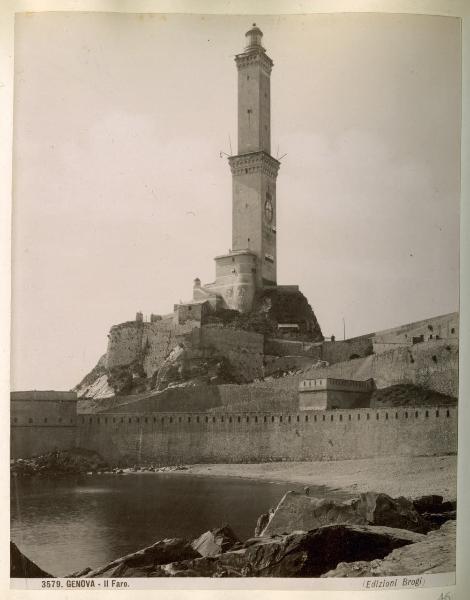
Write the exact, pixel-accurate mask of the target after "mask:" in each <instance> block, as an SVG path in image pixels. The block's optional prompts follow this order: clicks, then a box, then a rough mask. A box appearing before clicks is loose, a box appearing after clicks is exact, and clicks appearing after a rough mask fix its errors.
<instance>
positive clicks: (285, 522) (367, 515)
mask: <svg viewBox="0 0 470 600" xmlns="http://www.w3.org/2000/svg"><path fill="white" fill-rule="evenodd" d="M333 523H336V524H342V523H347V524H350V525H386V526H388V527H397V528H400V529H408V530H410V531H416V532H420V533H426V532H427V531H429V530H430V529H431V525H430V523H429V522H428V521H427V520H426V519H424V518H423V517H422V516H421V515H420V514H419V513H418V512H417V511H416V509H415V507H414V506H413V503H412V502H411V501H410V500H407V499H406V498H391V497H390V496H387V495H386V494H377V493H372V492H368V493H366V494H361V495H360V496H359V497H358V498H355V499H353V500H348V501H346V502H336V501H334V500H328V499H326V500H320V499H318V498H313V497H309V496H306V495H303V494H299V493H297V492H287V494H285V496H284V497H283V498H282V500H281V502H280V503H279V505H278V506H277V508H276V510H275V511H274V514H273V516H272V518H271V520H270V521H269V523H268V524H267V525H266V527H265V529H264V530H263V531H262V532H261V535H276V534H283V533H286V532H290V531H295V530H302V531H309V530H311V529H315V528H317V527H321V526H323V525H327V524H333Z"/></svg>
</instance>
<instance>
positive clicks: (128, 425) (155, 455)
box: [77, 406, 457, 464]
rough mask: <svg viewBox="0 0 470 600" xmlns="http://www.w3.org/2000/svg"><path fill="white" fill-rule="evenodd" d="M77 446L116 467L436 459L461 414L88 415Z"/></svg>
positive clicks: (450, 410)
mask: <svg viewBox="0 0 470 600" xmlns="http://www.w3.org/2000/svg"><path fill="white" fill-rule="evenodd" d="M77 442H78V445H79V446H81V447H84V448H89V449H93V450H96V451H98V452H99V453H100V454H102V455H103V457H104V458H106V459H107V460H108V461H110V462H113V463H116V462H119V461H131V462H155V463H158V464H175V463H203V462H227V463H231V462H232V463H237V462H238V463H239V462H266V461H280V460H292V461H304V460H343V459H352V458H370V457H377V456H402V455H413V456H417V455H419V456H433V455H444V454H453V453H456V452H457V408H455V407H447V406H445V407H428V408H426V407H420V408H419V409H414V408H413V409H411V408H407V409H402V408H399V409H390V408H388V409H356V410H330V411H328V410H327V411H309V412H303V413H299V412H282V413H275V412H250V413H239V414H237V413H228V412H227V413H224V414H211V415H208V414H207V413H195V412H188V413H164V414H162V413H158V414H157V413H143V414H136V413H132V414H123V413H116V414H112V413H108V414H106V415H105V414H100V415H96V414H94V415H82V416H81V417H80V418H79V423H78V440H77Z"/></svg>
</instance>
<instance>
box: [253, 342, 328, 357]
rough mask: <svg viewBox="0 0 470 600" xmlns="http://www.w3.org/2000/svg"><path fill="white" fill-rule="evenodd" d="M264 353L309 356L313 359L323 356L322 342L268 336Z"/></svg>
mask: <svg viewBox="0 0 470 600" xmlns="http://www.w3.org/2000/svg"><path fill="white" fill-rule="evenodd" d="M264 353H265V354H272V355H273V356H309V357H311V358H312V360H315V359H317V360H318V359H320V358H321V344H320V343H316V344H314V343H308V342H301V341H295V340H283V339H280V338H266V340H265V342H264Z"/></svg>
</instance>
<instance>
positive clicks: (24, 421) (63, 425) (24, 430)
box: [10, 392, 77, 458]
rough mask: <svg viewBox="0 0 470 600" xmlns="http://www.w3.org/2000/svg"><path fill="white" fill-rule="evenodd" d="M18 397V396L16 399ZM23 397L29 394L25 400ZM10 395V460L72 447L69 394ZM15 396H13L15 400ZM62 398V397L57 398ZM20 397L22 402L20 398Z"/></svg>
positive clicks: (72, 418) (72, 411)
mask: <svg viewBox="0 0 470 600" xmlns="http://www.w3.org/2000/svg"><path fill="white" fill-rule="evenodd" d="M20 394H22V396H19V395H20ZM26 394H31V398H30V399H28V398H27V396H26ZM47 394H49V392H21V393H20V392H18V393H12V401H11V410H10V413H11V414H10V425H11V428H10V451H11V457H12V458H26V457H29V456H35V455H38V454H43V453H45V452H50V451H51V450H54V449H55V448H58V449H61V450H62V449H67V448H71V447H73V446H74V445H75V439H76V435H77V412H76V411H77V400H76V394H75V393H71V392H62V393H61V392H52V395H51V396H50V399H47V397H46V395H47ZM15 396H16V397H15ZM61 396H62V397H61ZM20 398H22V399H20Z"/></svg>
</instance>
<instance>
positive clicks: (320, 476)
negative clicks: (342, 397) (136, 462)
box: [167, 455, 457, 500]
mask: <svg viewBox="0 0 470 600" xmlns="http://www.w3.org/2000/svg"><path fill="white" fill-rule="evenodd" d="M186 467H187V468H186V469H184V470H180V471H167V473H171V474H177V475H181V476H184V475H192V476H202V477H221V478H222V477H233V478H239V479H250V480H256V481H270V482H273V483H292V484H295V485H304V486H305V485H312V486H319V487H323V488H325V490H331V491H332V492H347V493H349V494H354V493H357V494H359V493H362V492H370V491H375V492H383V493H386V494H388V495H390V496H392V497H396V496H405V497H418V496H423V495H426V494H439V495H442V496H443V497H444V499H445V500H453V499H455V498H456V497H457V456H456V455H451V456H423V457H416V456H410V457H404V456H400V457H387V458H370V459H369V458H363V459H351V460H343V461H316V462H277V463H276V462H272V463H244V464H231V463H229V464H218V463H212V464H195V465H186Z"/></svg>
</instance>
